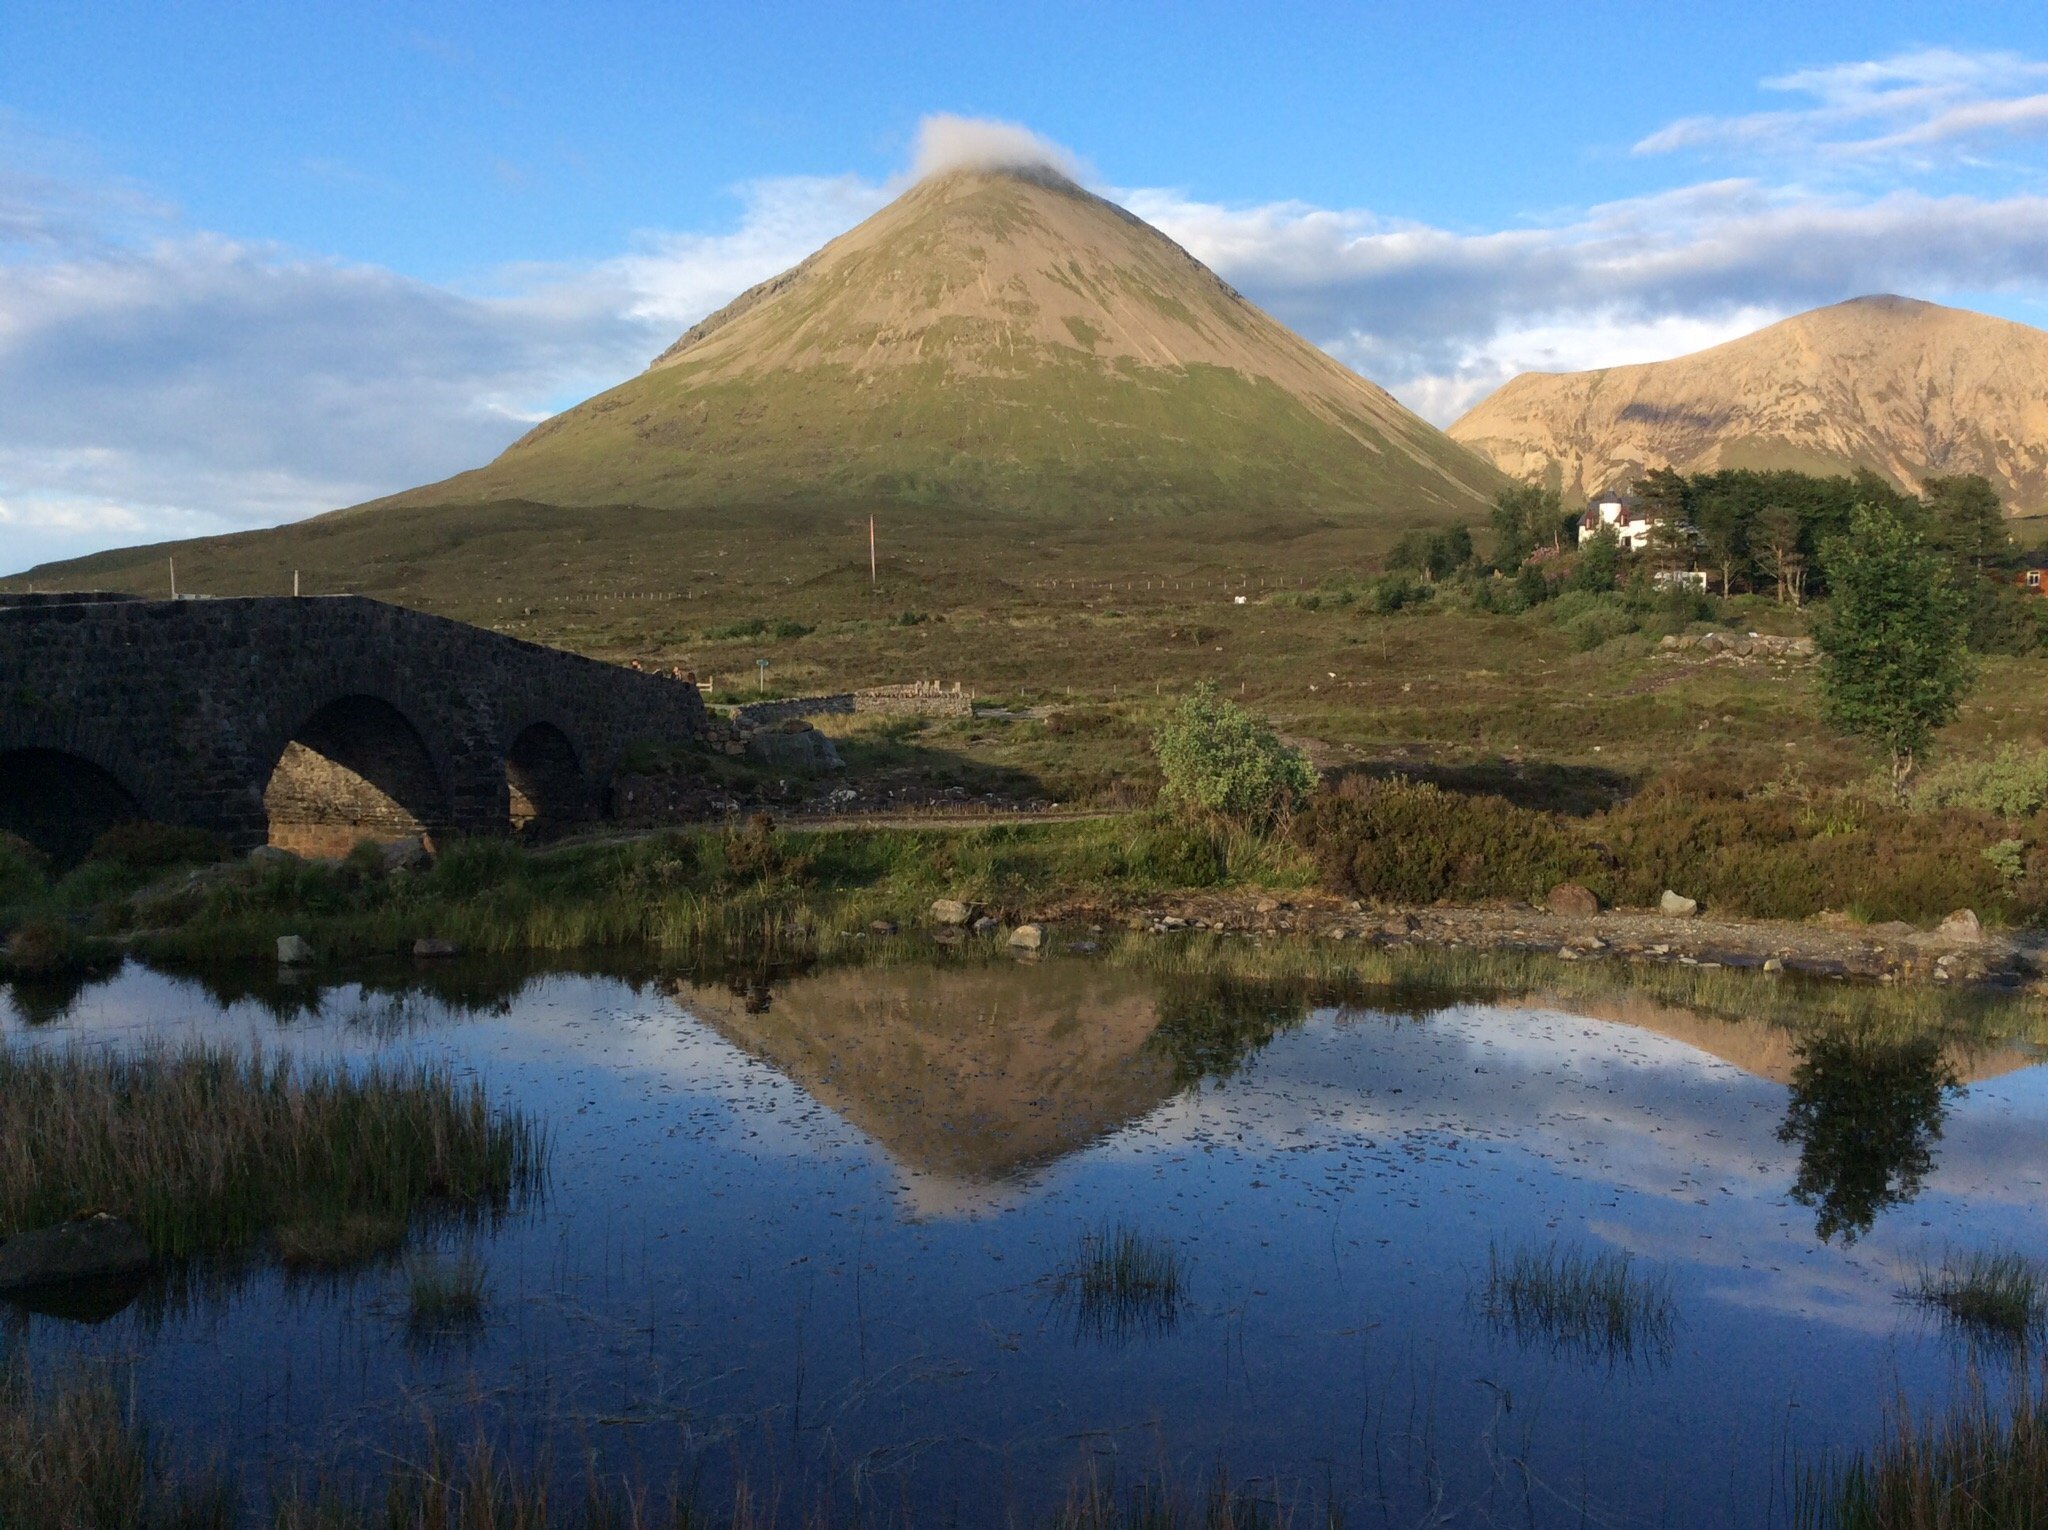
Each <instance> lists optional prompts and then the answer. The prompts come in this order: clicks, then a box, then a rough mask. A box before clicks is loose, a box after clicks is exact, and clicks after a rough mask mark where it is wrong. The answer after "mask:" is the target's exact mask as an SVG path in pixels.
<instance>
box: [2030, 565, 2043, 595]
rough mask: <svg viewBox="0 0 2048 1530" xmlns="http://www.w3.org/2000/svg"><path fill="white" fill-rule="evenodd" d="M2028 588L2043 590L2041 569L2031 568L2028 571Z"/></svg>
mask: <svg viewBox="0 0 2048 1530" xmlns="http://www.w3.org/2000/svg"><path fill="white" fill-rule="evenodd" d="M2027 588H2028V589H2030V590H2038V589H2040V588H2041V571H2040V570H2039V569H2037V568H2030V569H2028V570H2027Z"/></svg>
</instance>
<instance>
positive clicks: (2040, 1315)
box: [1900, 1249, 2048, 1345]
mask: <svg viewBox="0 0 2048 1530" xmlns="http://www.w3.org/2000/svg"><path fill="white" fill-rule="evenodd" d="M1900 1294H1901V1295H1902V1296H1903V1297H1905V1298H1906V1299H1907V1300H1908V1301H1913V1302H1917V1303H1919V1304H1920V1305H1922V1306H1924V1307H1929V1308H1932V1309H1933V1310H1935V1311H1937V1312H1939V1313H1940V1314H1941V1316H1942V1320H1943V1321H1944V1322H1945V1323H1947V1324H1948V1325H1949V1326H1951V1327H1952V1328H1954V1329H1956V1330H1957V1331H1958V1332H1961V1333H1964V1334H1966V1335H1968V1336H1970V1337H1972V1338H1978V1339H1990V1340H1993V1341H1995V1342H1997V1343H2001V1344H2006V1345H2021V1344H2025V1343H2026V1342H2027V1341H2028V1340H2030V1339H2032V1338H2034V1337H2036V1336H2037V1335H2038V1334H2039V1333H2040V1332H2041V1330H2042V1328H2043V1327H2044V1325H2048V1275H2044V1273H2043V1271H2042V1268H2041V1266H2040V1265H2038V1264H2037V1263H2035V1262H2034V1261H2033V1260H2031V1259H2029V1258H2028V1257H2027V1256H2026V1255H2024V1254H2021V1253H2017V1252H2015V1251H2012V1250H1985V1249H1972V1250H1970V1251H1968V1252H1967V1253H1958V1252H1949V1253H1945V1254H1943V1255H1942V1259H1941V1263H1940V1264H1938V1265H1930V1266H1927V1267H1925V1268H1923V1269H1922V1270H1921V1271H1920V1273H1919V1276H1918V1278H1917V1279H1916V1280H1915V1281H1914V1283H1913V1284H1912V1285H1910V1286H1908V1287H1907V1288H1906V1289H1905V1290H1904V1291H1903V1292H1901V1293H1900Z"/></svg>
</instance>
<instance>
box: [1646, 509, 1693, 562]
mask: <svg viewBox="0 0 2048 1530" xmlns="http://www.w3.org/2000/svg"><path fill="white" fill-rule="evenodd" d="M1698 545H1699V533H1698V532H1697V531H1695V530H1693V528H1692V523H1691V522H1690V521H1683V520H1679V519H1677V518H1676V517H1667V518H1666V519H1664V520H1661V521H1658V522H1657V523H1656V524H1654V525H1653V526H1651V527H1650V546H1649V555H1650V566H1651V567H1652V568H1654V569H1657V570H1658V571H1659V572H1661V573H1676V572H1678V570H1680V569H1682V568H1690V567H1692V565H1693V562H1694V554H1695V552H1696V551H1697V549H1698Z"/></svg>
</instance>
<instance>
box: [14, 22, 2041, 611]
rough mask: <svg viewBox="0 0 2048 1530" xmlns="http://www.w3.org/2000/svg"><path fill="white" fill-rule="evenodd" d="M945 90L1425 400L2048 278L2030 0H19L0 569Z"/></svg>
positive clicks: (229, 497) (795, 233) (2025, 301)
mask: <svg viewBox="0 0 2048 1530" xmlns="http://www.w3.org/2000/svg"><path fill="white" fill-rule="evenodd" d="M947 113H949V114H957V115H959V116H963V117H968V118H987V119H995V120H998V121H1002V122H1006V123H1012V124H1021V125H1022V126H1023V127H1025V128H1027V129H1029V130H1030V131H1031V132H1033V133H1036V134H1038V135H1041V136H1042V137H1043V138H1044V139H1045V140H1048V141H1049V142H1050V143H1052V144H1055V145H1058V146H1060V147H1061V148H1062V149H1063V150H1064V151H1066V152H1068V153H1070V154H1071V155H1073V156H1075V157H1076V158H1078V160H1079V161H1080V163H1081V164H1082V165H1083V167H1084V175H1085V179H1087V181H1088V182H1089V183H1090V184H1091V185H1093V186H1095V187H1096V188H1097V189H1098V190H1101V191H1103V192H1104V193H1105V194H1107V195H1110V196H1113V197H1115V198H1116V199H1118V200H1120V201H1123V202H1125V203H1126V204H1127V205H1129V206H1131V207H1133V208H1134V209H1135V210H1137V211H1138V212H1140V213H1141V214H1142V215H1144V216H1146V217H1148V218H1150V219H1152V221H1154V222H1156V223H1158V224H1160V225H1161V226H1162V227H1164V228H1166V229H1167V231H1168V232H1170V233H1172V234H1173V235H1174V237H1176V238H1178V239H1180V240H1181V242H1182V243H1183V244H1186V245H1187V246H1188V247H1189V248H1190V249H1192V250H1193V251H1194V252H1195V253H1196V254H1197V255H1199V256H1201V257H1202V258H1203V259H1205V260H1207V261H1208V262H1209V263H1210V264H1211V265H1212V266H1214V267H1216V268H1217V269H1218V270H1219V271H1220V272H1221V273H1222V274H1223V275H1224V276H1225V277H1226V278H1227V279H1229V280H1231V281H1232V282H1233V283H1235V284H1236V285H1237V286H1238V287H1239V288H1241V289H1242V290H1244V291H1245V292H1246V293H1247V294H1248V295H1250V296H1251V297H1253V298H1254V299H1255V300H1256V301H1259V302H1260V303H1262V304H1263V305H1264V306H1266V307H1267V308H1269V309H1270V310H1271V311H1273V312H1274V313H1275V314H1276V315H1278V316H1279V317H1280V318H1282V319H1283V320H1284V321H1286V322H1288V323H1290V324H1292V325H1293V326H1294V327H1296V328H1297V329H1299V330H1301V331H1302V332H1303V333H1304V334H1306V335H1307V336H1308V337H1309V338H1310V339H1312V340H1314V341H1316V342H1317V343H1318V344H1321V345H1324V346H1325V347H1327V348H1328V349H1330V350H1331V351H1332V352H1333V354H1335V355H1337V356H1338V357H1339V358H1340V359H1342V360H1344V361H1346V362H1348V363H1349V364H1351V365H1353V366H1356V367H1358V368H1359V369H1360V370H1362V371H1364V372H1366V373H1367V374H1368V375H1370V376H1372V377H1374V378H1375V379H1377V380H1378V381H1381V382H1383V383H1385V384H1386V385H1387V386H1389V387H1390V388H1392V389H1393V390H1394V391H1395V392H1396V393H1397V394H1398V395H1399V396H1400V397H1402V398H1403V399H1404V400H1405V401H1406V402H1408V403H1409V404H1410V405H1411V407H1414V408H1416V409H1418V410H1419V411H1420V412H1422V413H1424V414H1425V415H1427V416H1428V417H1429V418H1431V419H1433V420H1436V421H1438V422H1439V423H1446V422H1448V421H1449V420H1450V419H1451V418H1454V417H1455V416H1456V415H1457V414H1458V413H1459V412H1461V411H1462V409H1464V408H1465V407H1468V406H1469V405H1470V404H1471V403H1473V402H1476V400H1477V399H1478V398H1479V397H1481V396H1483V395H1484V393H1485V392H1486V391H1488V389H1490V388H1491V387H1492V386H1495V385H1497V384H1498V383H1499V382H1500V381H1503V380H1505V378H1506V377H1507V376H1509V375H1512V373H1513V372H1514V371H1516V370H1521V369H1524V368H1528V367H1546V368H1563V367H1579V366H1589V365H1599V364H1606V363H1612V362H1618V361H1634V360H1645V359H1651V358H1654V357H1657V356H1662V355H1669V354H1676V353H1678V352H1682V351H1685V350H1690V349H1696V348H1698V347H1699V346H1701V345H1705V344H1711V343H1714V342H1716V341H1719V340H1722V339H1726V338H1731V337H1732V336H1734V335H1736V334H1740V333H1743V332H1745V331H1746V330H1748V329H1751V328H1755V327H1757V326H1758V325H1760V324H1763V323H1766V322H1769V321H1770V320H1772V319H1775V318H1778V317H1782V316H1783V315H1785V314H1788V313H1792V312H1796V311H1798V310H1799V309H1802V308H1805V307H1810V306H1813V305H1814V304H1816V303H1821V302H1828V301H1833V300H1836V299H1838V298H1843V297H1849V296H1854V295H1857V294H1859V293H1863V292H1869V291H1880V290H1897V291H1906V292H1910V293H1912V294H1914V295H1917V296H1923V297H1928V298H1933V299H1936V300H1939V301H1948V302H1955V303H1960V304H1963V305H1965V306H1971V307H1979V308H1984V309H1987V310H1990V311H1993V312H1998V313H2003V314H2007V315H2009V316H2011V317H2015V318H2020V319H2023V320H2026V321H2028V322H2033V323H2041V322H2044V320H2048V6H2044V5H2042V4H2040V3H2039V0H2034V3H2031V4H2025V5H2021V4H1982V5H1974V6H1960V5H1958V6H1947V7H1932V6H1927V5H1924V4H1922V5H1900V4H1893V5H1887V4H1882V3H1867V0H1866V3H1863V4H1857V5H1843V4H1834V3H1829V0H1820V3H1803V4H1799V5H1785V4H1783V3H1778V4H1772V5H1750V4H1741V3H1723V4H1718V5H1713V6H1683V7H1680V6H1668V5H1646V4H1642V3H1637V4H1632V5H1608V4H1597V3H1588V4H1575V5H1570V6H1564V5H1556V4H1549V3H1544V4H1536V3H1530V4H1525V5H1512V6H1511V5H1501V4H1494V5H1481V4H1458V3H1437V4H1430V5H1423V4H1415V5H1364V4H1361V5H1349V6H1337V5H1327V6H1306V5H1296V6H1287V5H1282V6H1273V7H1267V8H1254V7H1248V6H1244V5H1242V4H1234V5H1178V6H1166V5H1122V6H1104V5H1101V4H1099V3H1098V4H1094V5H1071V6H1069V5H1041V6H1034V7H1018V6H1014V5H1011V6H993V5H978V4H962V5H948V6H941V5H890V4H866V5H861V6H850V5H841V6H829V7H827V6H815V7H799V6H775V5H757V6H735V5H726V6H719V7H715V8H713V7H705V6H695V5H614V6H608V7H605V6H584V7H575V8H571V7H566V6H546V7H543V6H531V5H517V4H507V5H499V6H495V7H490V8H483V7H475V6H462V7H455V6H431V5H409V6H397V5H374V4H356V5H351V6H347V7H341V6H331V5H320V4H310V3H303V4H298V5H294V6H289V7H285V6H277V5H263V6H257V5H247V6H242V5H203V4H185V5H164V4H157V5H150V6H144V5H128V4H120V3H110V0H98V3H96V4H94V5H91V6H68V5H58V4H47V3H45V4H20V3H13V0H0V570H11V569H17V568H20V567H24V566H26V565H28V564H30V563H33V562H35V561H38V560H40V559H43V558H48V557H54V556H62V555H66V554H69V553H73V552H78V551H84V550H88V549H90V548H94V547H100V546H113V545H120V544H123V543H128V542H134V541H144V540H157V539H161V538H164V537H169V536H178V535H190V534H197V533H202V532H210V531H217V530H225V529H232V528H237V527H243V526H252V525H262V524H269V523H272V522H275V521H277V520H281V519H287V518H290V517H293V516H297V515H303V514H310V513H314V512H317V511H319V510H323V509H328V508H332V507H333V506H335V505H339V504H346V503H351V502H354V501H356V500H360V499H363V498H367V497H370V496H372V495H374V494H377V493H381V492H387V491H390V490H394V489H398V488H402V487H406V486H409V485H411V484H413V483H416V482H420V481H424V480H427V479H431V478H435V477H439V476H442V475H444V474H446V473H449V472H453V471H456V470H458V469H460V468H463V467H466V466H471V465H474V464H475V463H477V462H479V461H481V460H484V459H486V458H488V457H489V456H490V455H492V454H494V453H495V452H496V451H497V450H499V449H501V448H502V447H503V446H504V445H505V444H506V443H507V442H509V441H510V440H511V439H512V438H513V437H515V436H516V435H517V434H519V433H520V432H521V431H522V430H523V429H524V428H525V427H526V425H528V424H529V423H531V421H532V420H534V419H535V418H538V417H540V416H542V415H544V414H545V413H547V412H549V411H550V410H552V409H554V408H558V407H560V406H561V405H563V404H565V403H567V402H571V401H573V400H574V399H576V398H578V397H581V396H583V395H585V394H587V393H589V392H591V391H594V390H595V389H597V388H599V387H601V386H604V385H606V384H608V383H610V382H612V381H616V380H617V379H618V378H620V377H623V376H625V375H627V374H628V373H630V372H631V371H633V370H635V369H637V368H638V367H639V366H641V365H643V364H644V363H645V361H646V359H647V358H648V357H650V356H651V355H652V354H653V353H654V352H655V351H657V350H659V349H660V348H661V347H662V345H664V344H665V343H666V342H667V340H668V339H670V338H672V337H673V335H674V334H675V333H676V332H678V331H680V330H681V329H683V328H685V327H687V325H688V324H689V323H690V322H692V321H693V320H694V319H695V318H697V317H701V315H702V314H703V313H705V312H707V311H709V310H710V309H711V308H713V307H715V306H717V304H718V303H720V302H722V301H724V300H725V299H726V298H729V297H730V296H732V295H733V294H734V293H735V292H737V291H739V290H740V289H741V288H743V287H744V286H746V285H749V284H750V283H751V282H753V281H756V280H759V279H760V278H762V277H764V276H767V275H771V274H773V272H774V271H776V270H779V269H781V268H783V267H785V266H787V265H788V264H790V263H792V262H793V261H794V260H796V259H798V258H800V257H801V256H802V255H803V254H804V253H806V252H807V251H808V250H809V249H810V248H812V247H814V246H815V245H816V244H817V243H819V242H821V241H822V240H823V239H825V238H827V237H829V236H830V235H832V234H833V233H836V232H838V231H840V230H841V229H843V228H845V227H847V226H850V225H851V224H852V223H853V222H855V221H857V220H858V219H859V218H860V217H862V216H864V215H865V214H866V213H867V212H869V211H871V210H873V208H875V207H877V206H879V205H881V203H882V202H884V201H886V200H887V199H888V197H889V196H891V195H893V194H894V193H895V192H897V191H900V190H901V188H902V186H903V185H904V184H905V177H906V176H907V175H908V174H909V172H910V167H911V166H912V165H913V163H914V162H915V160H916V157H917V154H918V151H919V144H920V141H921V135H922V138H923V141H924V142H925V144H926V148H927V150H928V151H929V150H930V148H931V147H932V145H933V144H934V143H941V145H942V141H943V138H944V134H945V131H946V130H945V129H944V128H943V127H941V128H939V129H936V130H934V129H933V128H932V127H930V126H929V125H928V119H929V118H931V117H932V116H933V115H934V114H947ZM935 133H936V135H937V136H936V137H935V136H934V135H935Z"/></svg>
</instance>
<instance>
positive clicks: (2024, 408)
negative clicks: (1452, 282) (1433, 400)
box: [1450, 296, 2048, 514]
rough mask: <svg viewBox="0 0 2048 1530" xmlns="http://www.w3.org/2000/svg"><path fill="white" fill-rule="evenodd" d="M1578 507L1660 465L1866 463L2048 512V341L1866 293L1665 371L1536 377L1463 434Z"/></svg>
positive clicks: (1493, 458) (1814, 469)
mask: <svg viewBox="0 0 2048 1530" xmlns="http://www.w3.org/2000/svg"><path fill="white" fill-rule="evenodd" d="M1450 435H1451V436H1452V438H1453V439H1455V440H1457V441H1460V442H1462V443H1464V444H1465V445H1466V446H1469V447H1471V448H1472V449H1473V450H1474V451H1476V452H1478V453H1479V454H1480V455H1481V456H1483V457H1485V458H1486V459H1487V460H1488V461H1490V462H1492V463H1493V464H1494V465H1495V466H1496V467H1498V468H1500V469H1501V471H1502V472H1504V473H1506V474H1508V476H1510V477H1511V478H1516V479H1519V480H1522V481H1525V482H1530V483H1546V482H1547V483H1552V484H1555V485H1557V486H1558V487H1559V488H1561V489H1562V490H1563V491H1564V493H1565V495H1566V497H1567V498H1568V499H1570V500H1574V501H1576V500H1580V499H1583V498H1584V497H1585V496H1586V495H1587V494H1589V493H1594V492H1597V491H1599V490H1601V489H1606V488H1613V487H1618V486H1620V485H1622V484H1625V483H1627V482H1628V481H1629V480H1631V479H1633V478H1635V477H1636V476H1638V475H1640V474H1641V473H1643V472H1646V471H1648V470H1650V469H1653V468H1667V467H1668V468H1672V469H1675V470H1677V471H1679V472H1685V473H1690V472H1704V471H1711V470H1714V469H1718V468H1794V469H1798V470H1800V471H1803V472H1811V473H1848V472H1853V471H1855V470H1857V469H1859V468H1867V469H1870V470H1872V471H1874V472H1876V473H1879V474H1881V475H1882V476H1884V477H1885V478H1888V479H1890V480H1891V481H1892V482H1894V483H1896V484H1897V485H1899V487H1901V488H1903V489H1908V490H1915V491H1917V490H1918V488H1919V485H1920V480H1921V479H1922V478H1924V477H1927V476H1930V475H1937V474H1950V473H1981V474H1983V475H1984V476H1985V477H1986V478H1988V479H1990V480H1991V482H1992V484H1993V485H1994V486H1996V487H1997V489H1998V490H1999V493H2000V494H2001V495H2002V496H2003V497H2004V499H2005V500H2006V503H2007V506H2008V508H2009V509H2010V510H2011V511H2012V512H2014V513H2016V514H2027V513H2039V512H2042V511H2048V332H2043V331H2041V330H2038V329H2035V328H2033V327H2031V326H2029V325H2025V324H2019V323H2015V322H2013V321H2012V320H2009V319H1998V318H1993V317H1991V316H1989V315H1987V314H1980V313H1972V312H1970V311H1968V310H1966V309H1959V308H1944V307H1941V306H1939V305H1937V304H1934V303H1925V302H1920V301H1918V300H1916V299H1912V298H1902V297H1890V296H1884V297H1866V298H1855V299H1852V300H1850V301H1849V302H1846V303H1837V304H1834V305H1832V306H1830V307H1826V308H1817V309H1814V310H1812V311H1810V312H1808V313H1803V314H1797V315H1795V316H1793V317H1792V318H1789V319H1785V320H1782V321H1781V322H1779V323H1777V324H1773V325H1770V326H1769V327H1767V328H1765V329H1761V330H1758V331H1757V332H1756V333H1755V334H1751V335H1745V336H1743V337H1742V338H1741V339H1739V340H1731V341H1729V342H1727V343H1726V344H1724V345H1717V346H1714V347H1712V348H1711V349H1708V350H1704V351H1697V352H1694V353H1693V354H1691V355H1687V356H1679V357H1676V358H1674V359H1672V360H1670V361H1656V362H1648V363H1644V364H1640V365H1635V366H1621V367H1603V368H1600V369H1598V370H1595V371H1590V372H1567V373H1541V372H1525V373H1523V374H1522V375H1521V376H1519V377H1516V378H1514V379H1513V380H1512V381H1510V382H1508V383H1507V384H1506V385H1505V386H1503V387H1502V388H1500V389H1499V390H1498V391H1497V392H1495V393H1494V394H1492V395H1491V396H1490V397H1488V398H1487V399H1485V400H1483V401H1482V402H1481V403H1480V404H1479V405H1478V406H1477V407H1475V408H1474V409H1472V410H1471V411H1470V412H1469V413H1467V414H1466V415H1465V416H1464V417H1463V418H1462V419H1460V420H1458V421H1457V422H1456V423H1455V424H1453V425H1452V426H1451V427H1450Z"/></svg>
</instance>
